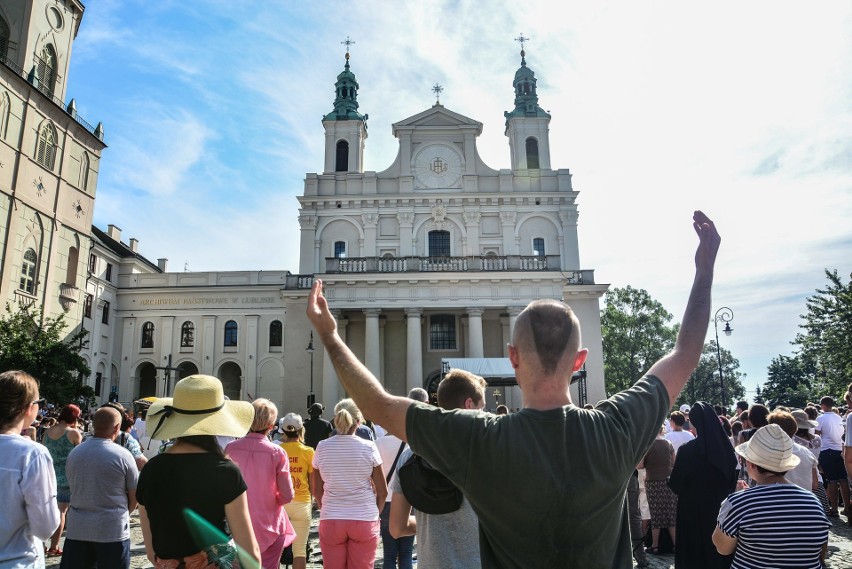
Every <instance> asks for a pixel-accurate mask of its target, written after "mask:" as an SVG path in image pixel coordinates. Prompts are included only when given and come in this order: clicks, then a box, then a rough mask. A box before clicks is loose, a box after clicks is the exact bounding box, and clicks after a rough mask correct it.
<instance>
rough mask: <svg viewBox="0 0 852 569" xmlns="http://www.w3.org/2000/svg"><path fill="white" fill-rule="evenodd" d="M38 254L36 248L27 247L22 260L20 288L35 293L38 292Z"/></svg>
mask: <svg viewBox="0 0 852 569" xmlns="http://www.w3.org/2000/svg"><path fill="white" fill-rule="evenodd" d="M37 263H38V256H36V252H35V250H34V249H32V248H30V249H27V250H26V252H25V253H24V259H23V261H22V262H21V284H20V285H18V288H19V289H21V290H22V291H24V292H26V293H29V294H35V292H36V265H37Z"/></svg>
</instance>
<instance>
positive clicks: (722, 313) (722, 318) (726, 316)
mask: <svg viewBox="0 0 852 569" xmlns="http://www.w3.org/2000/svg"><path fill="white" fill-rule="evenodd" d="M733 319H734V311H733V310H731V309H730V308H728V307H727V306H723V307H722V308H720V309H719V310H717V311H716V315H715V316H714V317H713V328H715V329H716V360H717V361H718V363H719V385H720V386H721V387H722V407H723V408H727V406H728V405H727V398H726V397H725V378H724V376H723V375H722V348H721V347H720V346H719V322H724V323H725V328H724V329H723V330H722V332H724V333H725V336H730V335H731V332H733V331H734V329H733V328H731V320H733Z"/></svg>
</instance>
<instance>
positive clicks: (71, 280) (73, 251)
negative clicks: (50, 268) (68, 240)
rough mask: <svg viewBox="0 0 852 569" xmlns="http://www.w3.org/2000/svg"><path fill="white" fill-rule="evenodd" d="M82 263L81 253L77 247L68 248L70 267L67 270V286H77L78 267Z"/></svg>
mask: <svg viewBox="0 0 852 569" xmlns="http://www.w3.org/2000/svg"><path fill="white" fill-rule="evenodd" d="M79 263H80V253H79V252H78V251H77V248H76V247H69V248H68V267H66V269H65V284H70V285H71V286H77V265H78V264H79Z"/></svg>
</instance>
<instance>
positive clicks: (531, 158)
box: [527, 137, 539, 170]
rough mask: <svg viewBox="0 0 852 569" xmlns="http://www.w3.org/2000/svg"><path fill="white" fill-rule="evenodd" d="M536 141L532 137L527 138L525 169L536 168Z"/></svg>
mask: <svg viewBox="0 0 852 569" xmlns="http://www.w3.org/2000/svg"><path fill="white" fill-rule="evenodd" d="M538 164H539V162H538V141H537V140H536V139H534V138H533V137H529V138H528V139H527V169H528V170H538V168H539V165H538Z"/></svg>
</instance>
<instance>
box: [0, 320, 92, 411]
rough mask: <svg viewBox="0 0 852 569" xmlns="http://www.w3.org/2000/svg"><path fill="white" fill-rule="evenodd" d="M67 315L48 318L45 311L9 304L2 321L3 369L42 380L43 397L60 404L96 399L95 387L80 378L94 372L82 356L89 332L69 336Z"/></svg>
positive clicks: (0, 350) (0, 358)
mask: <svg viewBox="0 0 852 569" xmlns="http://www.w3.org/2000/svg"><path fill="white" fill-rule="evenodd" d="M66 328H67V325H66V323H65V317H64V315H59V316H58V317H56V318H51V317H45V316H44V311H43V309H41V308H39V309H35V308H31V307H25V306H22V307H20V308H18V309H17V310H13V309H12V308H11V307H10V306H9V305H8V304H7V305H6V315H5V317H4V318H0V370H12V369H18V370H21V371H25V372H27V373H29V374H30V375H32V376H33V377H35V378H36V379H38V380H39V391H40V393H41V396H42V397H45V398H47V399H48V400H49V401H52V402H54V403H57V404H60V405H61V404H64V403H69V402H78V401H79V399H80V397H83V398H84V399H86V400H87V401H90V402H91V400H92V396H93V395H94V392H93V390H92V388H91V387H89V386H86V385H82V382H81V381H80V377H82V376H87V375H89V373H91V371H90V370H89V368H88V367H87V366H86V361H85V360H84V359H83V358H82V356H80V350H81V349H82V347H83V340H84V339H85V337H86V334H88V332H87V331H86V330H85V329H82V330H80V331H77V332H74V333H73V334H70V335H69V336H67V337H66V334H65V331H66Z"/></svg>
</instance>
